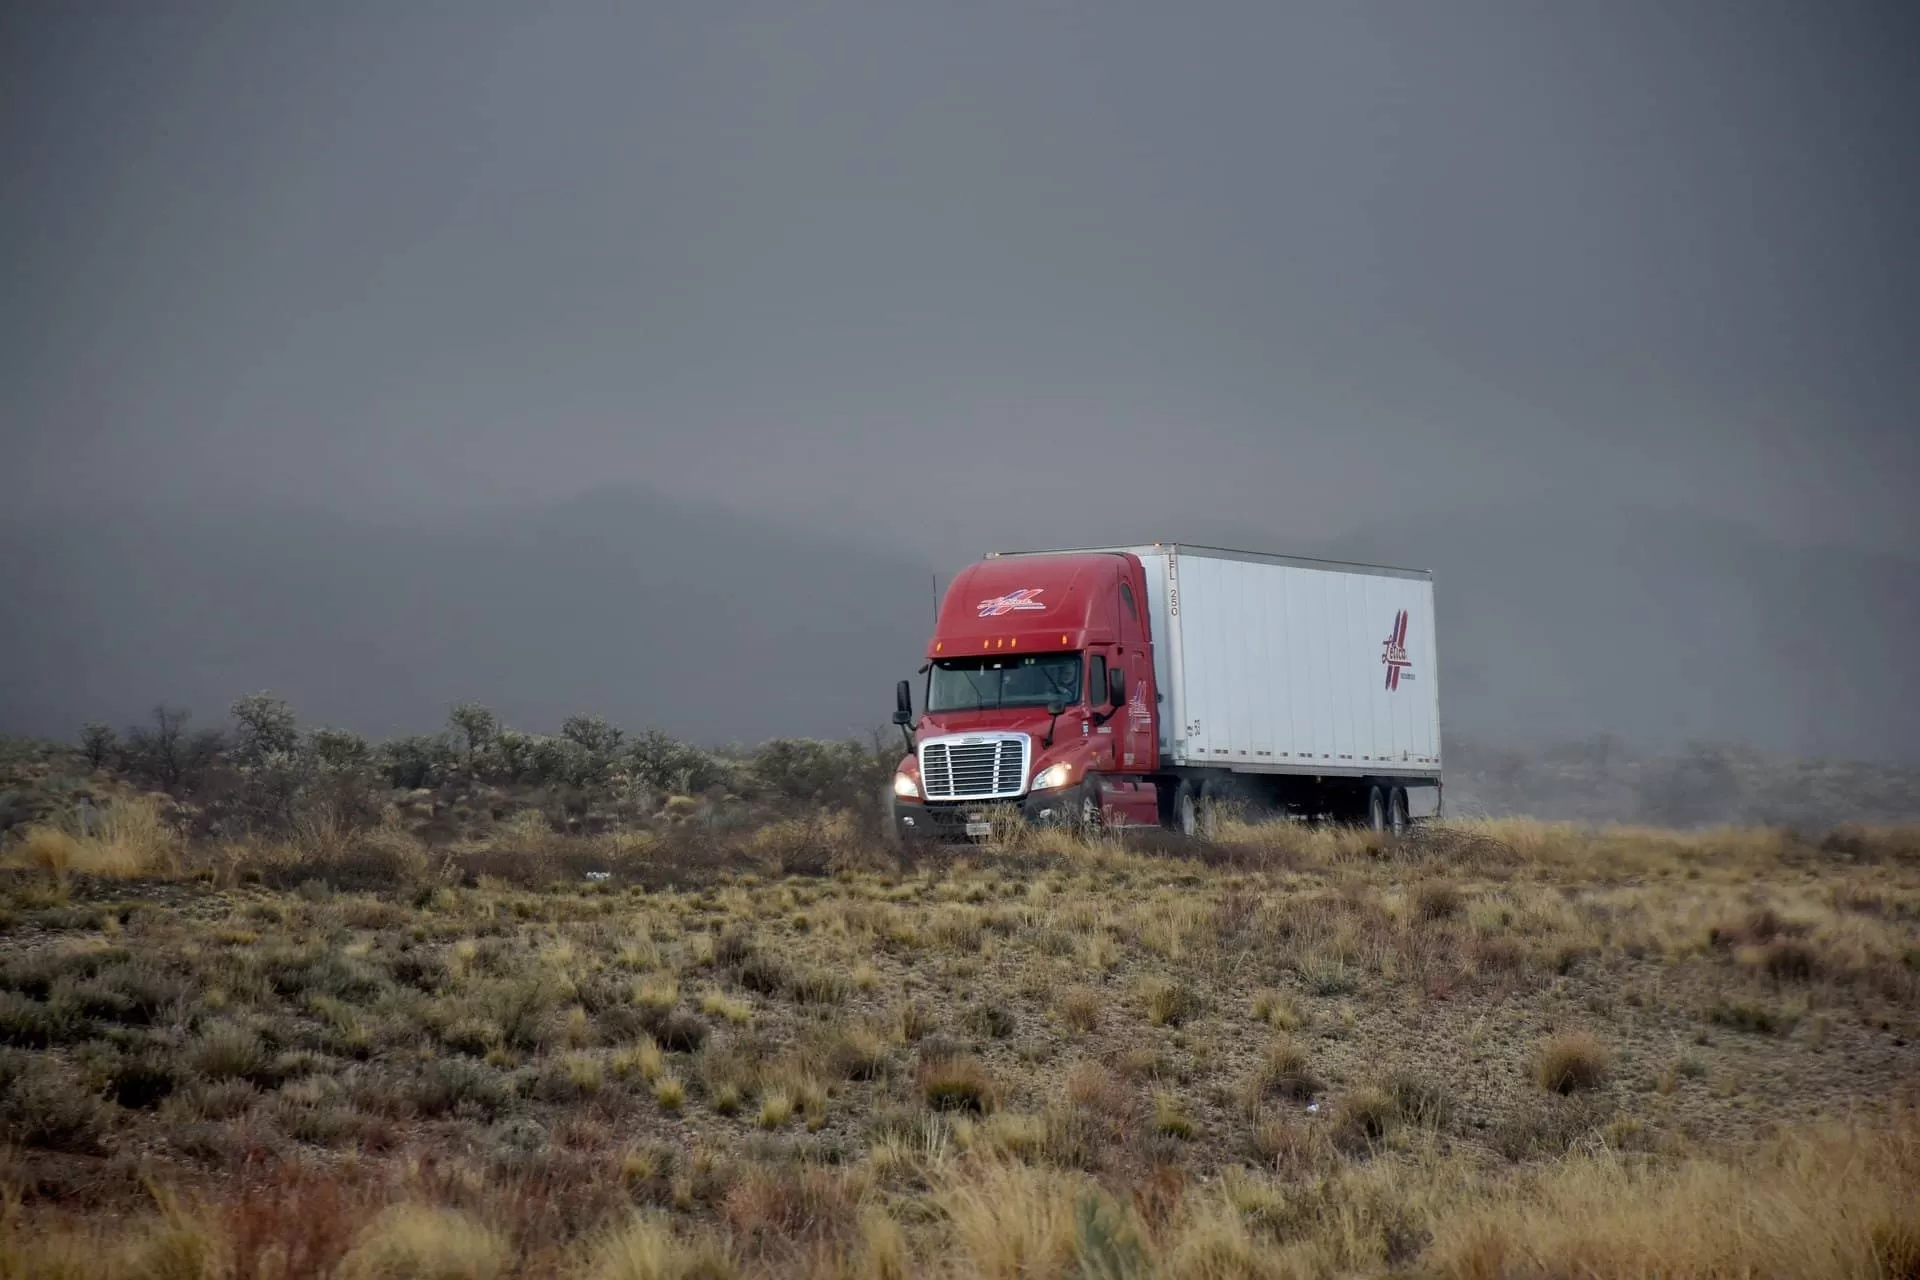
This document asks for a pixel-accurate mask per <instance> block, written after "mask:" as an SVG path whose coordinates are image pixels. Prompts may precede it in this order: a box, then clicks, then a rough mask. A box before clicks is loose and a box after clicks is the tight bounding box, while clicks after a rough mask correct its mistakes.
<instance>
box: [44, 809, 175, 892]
mask: <svg viewBox="0 0 1920 1280" xmlns="http://www.w3.org/2000/svg"><path fill="white" fill-rule="evenodd" d="M179 858H180V837H179V835H178V833H177V832H175V831H174V829H173V828H172V827H171V826H170V825H169V824H168V822H167V820H166V818H165V817H164V816H163V815H162V813H161V811H160V803H159V801H158V800H156V799H155V798H153V797H152V796H144V795H140V796H127V797H122V798H116V799H111V800H109V801H107V802H106V803H105V804H104V805H101V806H100V807H99V808H97V809H96V810H95V811H94V816H93V822H92V828H91V830H90V831H87V832H85V833H81V832H75V831H68V830H64V829H62V828H59V827H50V826H35V827H29V828H28V829H27V831H26V833H25V836H24V838H23V839H22V840H21V842H20V844H19V845H18V846H17V847H16V848H15V849H14V850H13V851H12V852H11V853H9V854H8V856H7V861H8V862H10V863H12V864H14V865H17V866H27V867H33V868H35V869H37V870H41V871H45V872H47V873H49V874H51V875H52V876H54V877H55V878H56V879H59V880H61V881H63V882H64V881H65V880H66V878H67V877H68V876H73V875H87V876H101V877H105V878H110V879H131V878H135V877H139V876H146V875H153V874H156V873H160V872H164V871H170V870H173V869H175V868H176V867H177V866H178V865H179Z"/></svg>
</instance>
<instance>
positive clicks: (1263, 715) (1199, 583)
mask: <svg viewBox="0 0 1920 1280" xmlns="http://www.w3.org/2000/svg"><path fill="white" fill-rule="evenodd" d="M1132 550H1134V552H1135V554H1137V555H1139V556H1140V557H1141V559H1142V561H1143V562H1144V563H1146V565H1147V568H1148V574H1147V576H1148V583H1149V587H1150V595H1151V596H1153V597H1154V599H1153V600H1152V602H1151V612H1152V622H1153V626H1154V630H1155V636H1156V640H1157V641H1158V642H1159V643H1157V644H1156V646H1155V649H1156V662H1155V667H1156V669H1157V670H1156V675H1157V677H1158V679H1159V683H1160V685H1161V688H1162V689H1163V691H1164V692H1165V693H1166V703H1165V704H1164V706H1163V708H1162V709H1163V716H1162V720H1161V723H1162V738H1163V740H1162V744H1161V748H1162V751H1163V753H1164V758H1165V759H1166V760H1168V761H1169V762H1170V763H1172V764H1174V765H1176V766H1186V767H1210V768H1225V769H1231V770H1234V771H1236V772H1247V773H1276V774H1314V775H1328V776H1342V775H1349V776H1354V777H1366V776H1381V777H1408V778H1423V777H1437V776H1438V775H1439V773H1440V754H1441V752H1440V715H1439V683H1438V679H1437V672H1436V657H1437V651H1436V648H1435V640H1434V607H1433V581H1432V576H1431V575H1430V574H1428V573H1426V572H1424V571H1419V570H1408V569H1389V568H1383V567H1376V566H1371V565H1349V564H1337V563H1333V562H1326V561H1310V560H1300V559H1292V558H1288V557H1281V556H1262V555H1256V554H1252V553H1245V552H1227V551H1216V550H1212V549H1207V548H1196V547H1186V546H1167V547H1147V548H1133V549H1132Z"/></svg>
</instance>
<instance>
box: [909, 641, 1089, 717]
mask: <svg viewBox="0 0 1920 1280" xmlns="http://www.w3.org/2000/svg"><path fill="white" fill-rule="evenodd" d="M1055 696H1058V697H1061V698H1063V699H1065V700H1066V703H1067V705H1068V706H1072V705H1074V704H1075V703H1077V702H1079V701H1080V655H1079V654H1077V653H1040V654H1031V655H1028V656H1025V657H1019V658H1016V657H1014V656H1012V655H1011V654H1008V655H1005V656H1001V655H995V656H993V657H980V658H947V659H943V660H939V661H936V662H935V663H934V664H933V676H932V678H931V679H930V680H929V681H928V683H927V710H929V711H994V710H998V709H999V708H1001V707H1044V706H1046V705H1047V703H1048V701H1049V700H1050V699H1052V698H1054V697H1055Z"/></svg>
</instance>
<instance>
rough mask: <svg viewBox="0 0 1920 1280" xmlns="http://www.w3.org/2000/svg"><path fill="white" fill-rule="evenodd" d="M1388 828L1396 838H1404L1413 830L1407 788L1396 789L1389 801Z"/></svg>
mask: <svg viewBox="0 0 1920 1280" xmlns="http://www.w3.org/2000/svg"><path fill="white" fill-rule="evenodd" d="M1387 826H1388V827H1389V828H1390V829H1391V830H1392V832H1393V834H1395V835H1396V836H1404V835H1406V834H1407V832H1409V831H1411V830H1412V829H1413V819H1412V818H1410V817H1408V816H1407V789H1406V788H1405V787H1395V788H1394V789H1393V795H1392V796H1390V797H1389V798H1388V800H1387Z"/></svg>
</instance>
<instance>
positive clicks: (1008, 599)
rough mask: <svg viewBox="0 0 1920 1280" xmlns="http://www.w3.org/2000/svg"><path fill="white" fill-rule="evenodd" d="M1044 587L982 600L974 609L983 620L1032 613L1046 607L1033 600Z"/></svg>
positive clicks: (1024, 588) (1028, 588) (1010, 592)
mask: <svg viewBox="0 0 1920 1280" xmlns="http://www.w3.org/2000/svg"><path fill="white" fill-rule="evenodd" d="M1045 590H1046V588H1045V587H1022V588H1020V589H1019V590H1018V591H1009V592H1007V594H1005V595H1003V596H995V597H994V598H993V599H991V600H982V601H981V602H980V603H979V604H978V605H977V606H975V607H976V608H978V609H979V610H980V616H981V617H983V618H998V617H1002V616H1004V615H1006V614H1009V613H1034V612H1037V611H1039V610H1042V609H1045V608H1046V607H1047V606H1046V605H1044V604H1042V603H1040V601H1039V600H1037V599H1035V597H1036V596H1038V595H1039V594H1040V593H1041V592H1042V591H1045Z"/></svg>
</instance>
